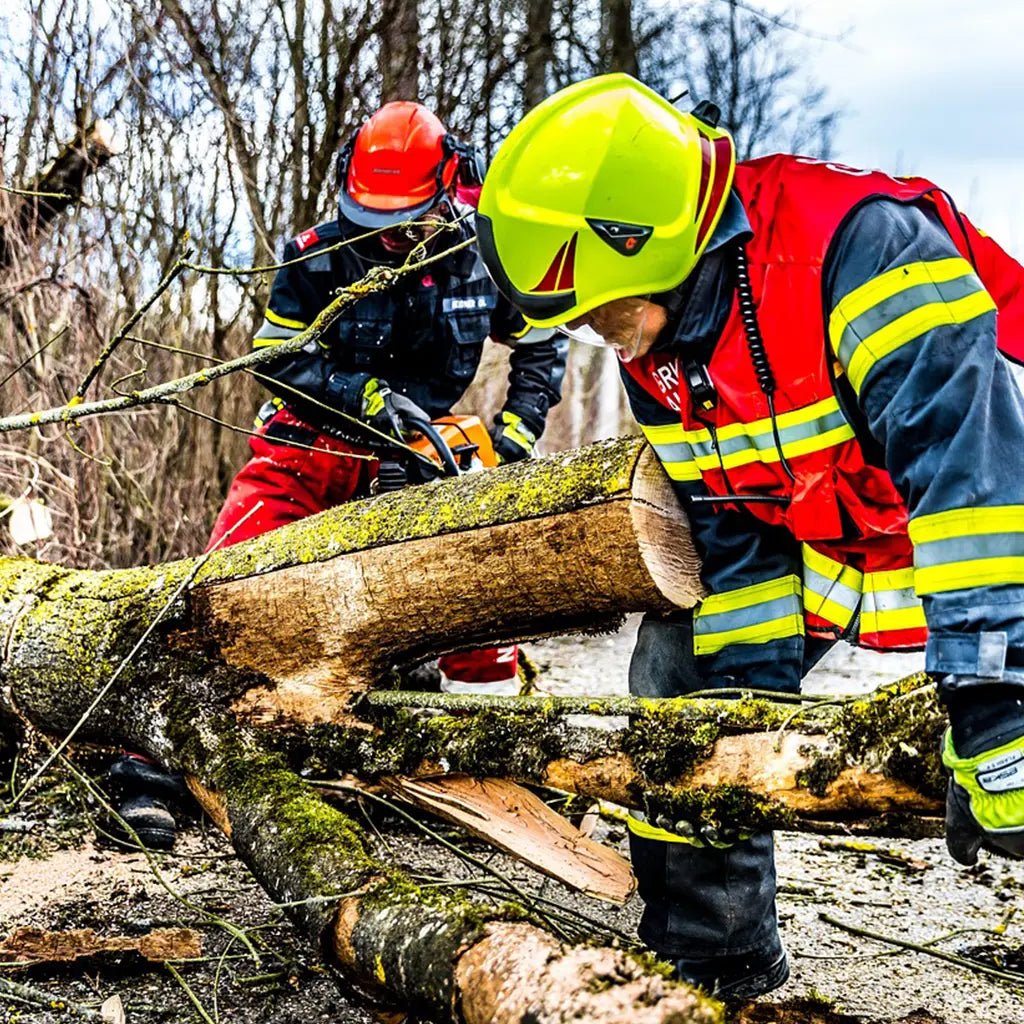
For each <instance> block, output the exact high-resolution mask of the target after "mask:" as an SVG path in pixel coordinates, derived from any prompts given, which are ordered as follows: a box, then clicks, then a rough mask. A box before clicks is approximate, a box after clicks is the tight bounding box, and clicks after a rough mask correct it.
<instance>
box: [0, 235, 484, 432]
mask: <svg viewBox="0 0 1024 1024" xmlns="http://www.w3.org/2000/svg"><path fill="white" fill-rule="evenodd" d="M475 241H476V237H475V236H473V237H470V238H467V239H465V240H464V241H462V242H460V243H458V244H457V245H454V246H452V247H451V248H450V249H446V250H445V251H444V252H440V253H437V254H436V255H434V256H428V257H427V258H426V259H423V260H420V261H419V262H418V263H408V262H407V263H405V264H403V266H401V267H397V268H391V267H375V268H374V269H373V270H371V271H370V272H369V273H368V274H367V275H366V276H365V277H364V278H363V279H362V280H361V281H357V282H356V283H355V284H353V285H350V286H349V287H347V288H345V289H343V290H341V291H340V292H339V294H338V296H337V298H335V299H334V301H333V302H331V304H330V305H329V306H327V308H326V309H323V310H321V312H320V313H319V314H318V315H317V317H316V319H315V320H314V321H313V323H311V324H310V325H309V327H307V328H306V329H305V330H304V331H303V332H302V333H301V334H297V335H296V336H295V337H294V338H288V339H287V340H286V341H282V342H278V343H277V344H274V345H268V346H266V347H265V348H258V349H254V350H253V351H252V352H248V353H246V354H245V355H244V356H239V357H238V358H237V359H232V360H229V361H228V362H225V363H221V364H220V365H219V366H213V367H210V368H208V369H205V370H199V371H197V372H196V373H190V374H188V375H187V376H185V377H178V378H176V379H175V380H171V381H165V382H164V383H162V384H157V385H154V386H153V387H151V388H147V389H145V390H143V391H136V392H134V393H133V394H131V395H128V396H124V397H119V398H110V399H105V400H103V401H96V402H79V403H78V404H77V405H72V404H70V403H69V404H68V405H63V406H59V407H57V408H52V409H45V410H42V411H41V412H33V413H22V414H20V415H18V416H7V417H4V418H3V419H0V434H5V433H9V432H10V431H12V430H26V429H28V428H30V427H38V426H42V425H43V424H46V423H70V422H75V421H77V420H81V419H85V418H86V417H87V416H98V415H102V414H105V413H117V412H124V411H126V410H128V409H133V408H137V407H139V406H143V405H156V404H160V403H165V404H166V403H167V401H168V400H169V399H170V398H172V397H173V396H176V395H181V394H185V393H186V392H188V391H192V390H194V389H195V388H199V387H204V386H205V385H207V384H209V383H210V382H211V381H214V380H217V379H218V378H220V377H226V376H227V375H228V374H230V373H234V372H235V371H237V370H248V369H250V368H251V367H254V366H260V365H262V364H263V363H269V362H271V361H272V360H274V359H277V358H278V357H279V356H282V355H289V354H291V353H293V352H300V351H301V350H302V349H303V348H304V347H305V346H306V345H307V344H309V343H310V342H314V343H316V342H318V341H319V340H320V338H322V337H323V335H324V334H325V332H326V331H327V329H328V328H329V327H330V326H331V324H333V323H334V321H335V320H337V319H338V317H339V316H341V313H342V311H343V310H345V309H346V308H347V307H348V306H350V305H352V304H353V303H355V302H358V301H359V300H360V299H362V298H364V297H365V296H367V295H373V294H376V293H378V292H382V291H386V290H387V289H388V288H390V287H391V286H392V285H393V284H394V283H395V281H397V280H398V278H400V277H402V276H403V275H405V274H408V273H410V272H412V271H414V270H419V269H421V268H423V267H425V266H429V265H430V264H432V263H436V262H438V261H440V260H442V259H445V258H446V257H448V256H450V255H451V254H452V253H454V252H458V251H460V250H461V249H465V248H467V247H468V246H470V245H472V244H473V243H474V242H475ZM133 322H134V321H133ZM338 415H342V416H344V415H345V414H344V413H338ZM346 418H348V419H352V417H346ZM358 422H359V425H360V426H361V427H364V428H365V429H367V430H371V429H372V428H368V427H366V425H365V424H364V423H362V421H358ZM374 433H380V432H379V431H374ZM380 436H381V437H382V438H383V439H385V440H386V441H388V443H389V444H392V445H393V444H395V443H396V442H395V440H394V438H392V437H390V436H389V435H387V434H383V433H381V434H380Z"/></svg>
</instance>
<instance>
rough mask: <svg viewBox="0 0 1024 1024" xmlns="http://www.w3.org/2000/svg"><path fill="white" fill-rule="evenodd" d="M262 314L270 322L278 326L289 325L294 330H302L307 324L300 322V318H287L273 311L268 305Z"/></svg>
mask: <svg viewBox="0 0 1024 1024" xmlns="http://www.w3.org/2000/svg"><path fill="white" fill-rule="evenodd" d="M263 315H264V316H265V317H266V318H267V319H268V320H269V321H270V322H271V323H272V324H277V326H278V327H291V328H292V329H293V330H296V331H304V330H305V329H306V328H307V327H308V326H309V324H304V323H302V321H301V320H289V319H288V318H287V317H284V316H281V315H280V314H279V313H275V312H274V311H273V310H272V309H271V308H270V307H269V306H268V307H267V311H266V312H265V313H264V314H263Z"/></svg>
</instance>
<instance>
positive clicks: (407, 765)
mask: <svg viewBox="0 0 1024 1024" xmlns="http://www.w3.org/2000/svg"><path fill="white" fill-rule="evenodd" d="M385 717H386V724H385V726H384V728H383V730H382V731H381V732H379V733H378V732H372V733H371V732H366V731H361V730H357V729H344V728H342V729H339V728H337V727H335V726H331V725H321V726H312V727H310V728H308V729H306V730H305V731H304V735H303V737H302V739H301V741H300V742H299V743H297V742H296V738H297V733H296V731H295V730H294V729H292V730H290V731H289V734H287V735H285V734H282V735H281V736H279V737H278V742H279V743H280V744H281V749H286V750H288V752H289V756H290V758H291V759H292V760H293V761H294V760H296V759H299V760H301V762H302V765H303V767H304V768H305V769H307V770H310V771H326V770H339V769H342V770H346V769H347V770H357V771H358V772H359V774H360V775H361V776H363V777H371V776H379V775H394V774H407V773H410V772H413V771H415V769H417V768H418V767H419V766H420V765H421V764H422V763H423V762H424V761H435V762H443V763H444V765H445V767H446V769H447V770H449V771H457V772H467V773H468V774H471V775H503V776H510V777H515V778H524V779H526V778H536V777H538V776H540V775H541V774H542V773H543V769H544V767H545V765H547V764H548V763H549V762H550V761H552V760H554V759H556V758H558V757H560V756H561V755H562V752H563V744H564V740H565V734H564V723H562V722H561V720H560V719H559V718H557V717H556V716H548V715H544V714H535V713H534V714H521V713H517V712H516V711H513V710H509V711H504V710H493V711H480V712H477V713H476V714H473V715H461V716H460V715H437V716H433V717H429V718H424V717H423V716H420V715H416V714H413V713H410V712H408V711H401V710H399V711H393V712H389V713H388V714H387V715H386V716H385Z"/></svg>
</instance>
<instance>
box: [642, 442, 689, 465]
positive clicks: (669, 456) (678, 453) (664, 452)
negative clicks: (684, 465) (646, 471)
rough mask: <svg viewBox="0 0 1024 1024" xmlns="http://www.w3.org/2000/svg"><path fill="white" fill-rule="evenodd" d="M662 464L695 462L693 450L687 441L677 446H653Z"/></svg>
mask: <svg viewBox="0 0 1024 1024" xmlns="http://www.w3.org/2000/svg"><path fill="white" fill-rule="evenodd" d="M651 447H652V448H653V449H654V451H655V454H656V455H657V456H658V458H659V459H661V461H662V462H693V450H692V448H691V446H690V445H688V444H687V443H686V442H685V441H679V442H678V443H676V444H652V445H651Z"/></svg>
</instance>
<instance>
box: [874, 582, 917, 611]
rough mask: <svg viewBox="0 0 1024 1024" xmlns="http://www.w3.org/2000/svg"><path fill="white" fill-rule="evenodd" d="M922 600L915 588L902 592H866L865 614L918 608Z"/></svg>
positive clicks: (905, 588)
mask: <svg viewBox="0 0 1024 1024" xmlns="http://www.w3.org/2000/svg"><path fill="white" fill-rule="evenodd" d="M920 604H921V599H920V598H919V597H918V596H917V593H916V592H915V591H914V588H913V587H904V588H903V589H902V590H865V591H864V611H865V612H895V611H900V610H902V609H904V608H917V607H918V606H919V605H920Z"/></svg>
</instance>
